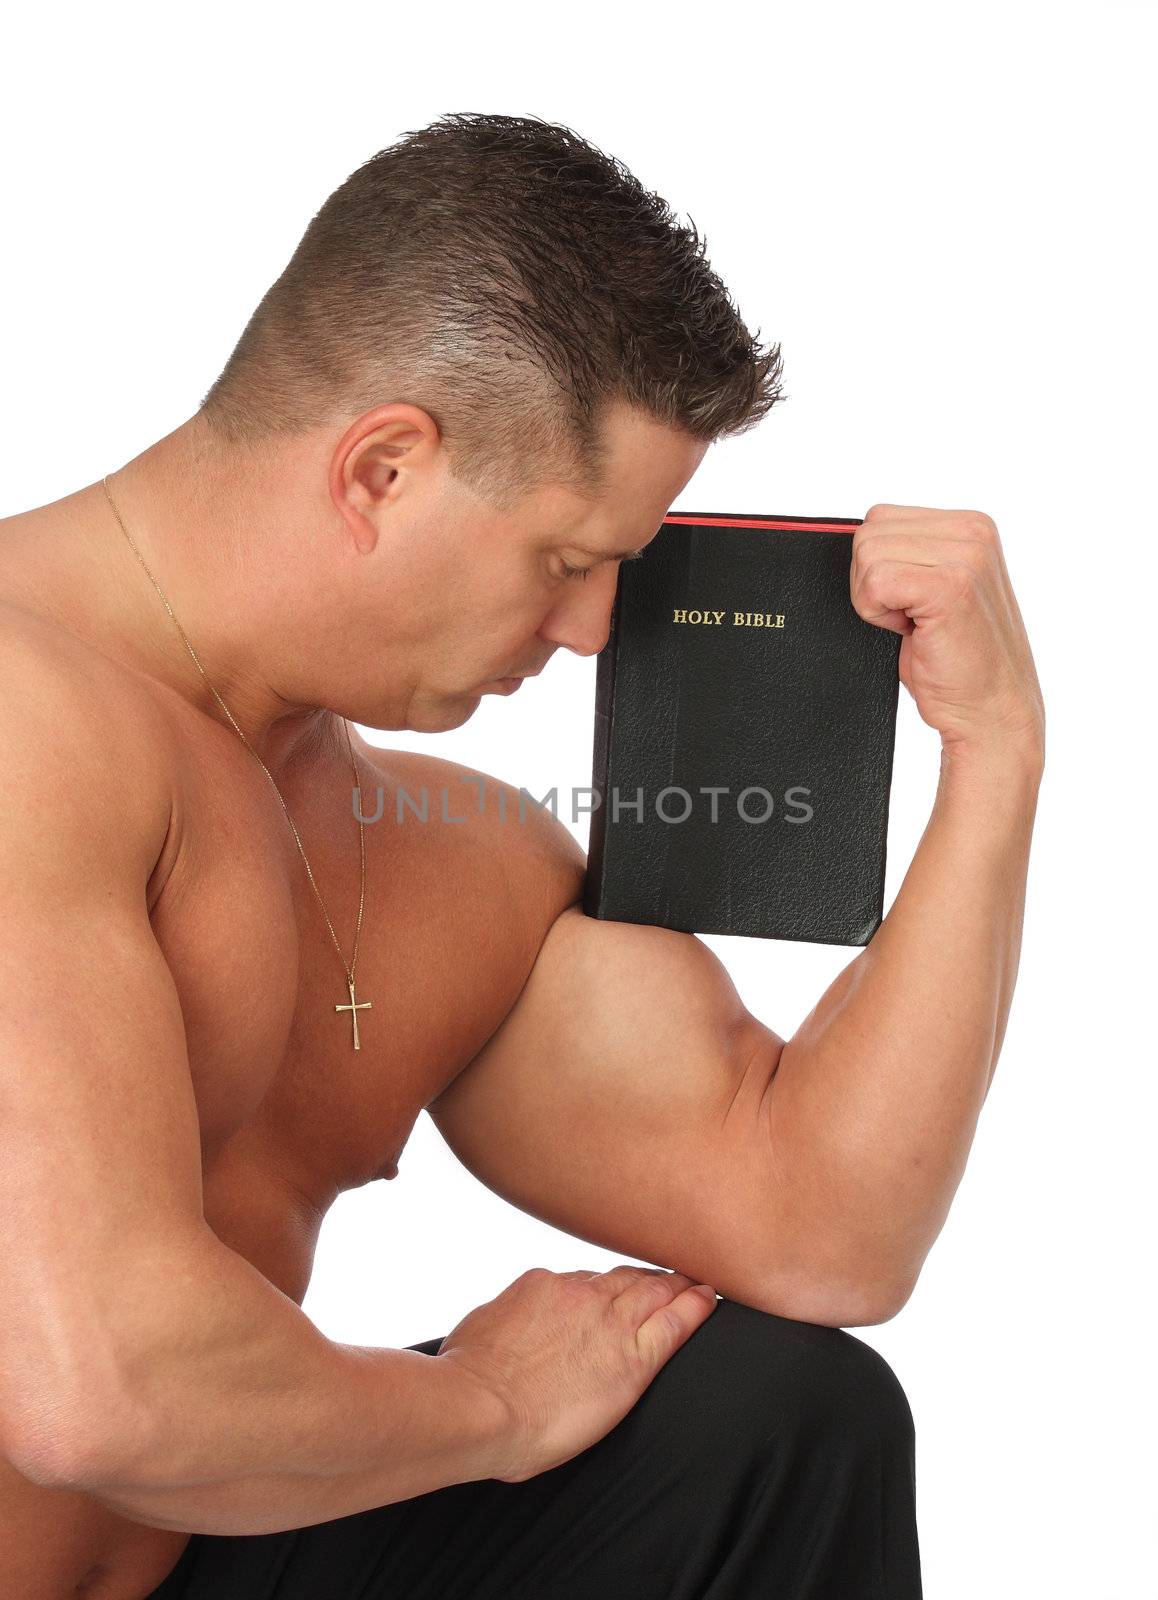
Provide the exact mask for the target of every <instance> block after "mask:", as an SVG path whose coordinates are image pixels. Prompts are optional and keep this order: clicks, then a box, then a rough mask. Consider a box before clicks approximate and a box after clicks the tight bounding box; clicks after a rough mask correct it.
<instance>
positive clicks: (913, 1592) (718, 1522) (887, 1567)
mask: <svg viewBox="0 0 1158 1600" xmlns="http://www.w3.org/2000/svg"><path fill="white" fill-rule="evenodd" d="M439 1343H440V1341H439V1340H438V1339H428V1340H426V1341H425V1342H424V1343H422V1344H417V1345H411V1346H409V1347H408V1348H410V1349H412V1350H421V1351H423V1352H424V1353H425V1354H428V1355H434V1354H435V1353H436V1352H437V1350H438V1347H439ZM920 1595H921V1577H920V1562H919V1557H918V1549H917V1529H916V1514H915V1489H914V1439H913V1419H912V1413H911V1412H910V1409H909V1403H908V1401H907V1399H906V1397H905V1393H904V1390H903V1389H902V1388H901V1385H900V1383H899V1382H898V1380H897V1378H896V1376H895V1375H894V1373H893V1371H892V1368H891V1367H890V1366H889V1365H888V1363H887V1362H886V1361H885V1360H884V1359H883V1358H882V1357H881V1356H880V1355H879V1354H878V1353H877V1352H876V1351H875V1350H874V1349H873V1348H872V1347H871V1345H868V1344H866V1343H865V1342H864V1341H863V1340H861V1339H857V1338H856V1337H855V1336H854V1335H852V1334H851V1333H848V1332H846V1331H845V1330H844V1329H841V1328H827V1327H820V1326H817V1325H816V1324H814V1323H808V1322H793V1321H791V1320H789V1319H788V1318H785V1317H776V1316H770V1315H768V1314H767V1313H765V1312H762V1311H755V1310H753V1309H752V1308H751V1307H750V1306H744V1305H739V1304H737V1303H736V1302H734V1301H729V1300H721V1301H720V1303H719V1304H718V1305H717V1307H716V1309H715V1311H713V1312H712V1314H711V1316H710V1317H709V1318H708V1320H707V1321H706V1322H705V1323H703V1324H702V1325H701V1326H700V1327H699V1328H697V1329H696V1331H695V1333H693V1334H692V1336H691V1338H690V1339H689V1340H688V1341H687V1343H686V1344H684V1345H683V1346H682V1347H681V1348H680V1349H679V1350H677V1351H676V1353H675V1355H674V1356H672V1358H671V1360H670V1361H669V1362H668V1363H667V1364H666V1365H665V1366H664V1367H662V1368H661V1370H660V1371H659V1373H658V1374H657V1376H656V1377H655V1379H654V1380H653V1381H652V1383H651V1385H650V1387H649V1388H647V1389H646V1390H645V1391H644V1393H643V1395H642V1396H641V1397H640V1399H639V1400H638V1402H637V1403H636V1405H635V1406H634V1407H633V1408H632V1410H631V1411H629V1412H628V1414H627V1416H626V1417H624V1418H623V1420H622V1421H621V1422H620V1423H618V1424H617V1425H616V1427H614V1428H613V1429H612V1430H611V1432H610V1433H609V1434H607V1435H605V1437H604V1438H602V1439H600V1440H598V1441H597V1442H596V1443H595V1444H593V1445H592V1446H591V1447H590V1448H589V1449H587V1450H585V1451H583V1452H582V1454H580V1455H578V1456H575V1457H574V1458H573V1459H572V1460H570V1461H565V1462H564V1463H563V1464H562V1466H558V1467H553V1468H552V1469H551V1470H550V1471H549V1472H543V1473H540V1474H539V1475H538V1476H537V1477H534V1478H528V1479H527V1480H526V1481H525V1482H523V1483H503V1482H500V1481H499V1480H498V1479H495V1478H488V1479H485V1480H483V1481H481V1482H475V1483H465V1484H452V1485H450V1486H449V1487H448V1488H445V1489H437V1490H435V1491H434V1492H433V1493H430V1494H423V1495H417V1496H415V1497H414V1498H413V1499H410V1500H401V1501H397V1502H395V1503H394V1504H392V1505H386V1506H380V1507H377V1508H374V1509H372V1510H369V1511H360V1512H356V1513H355V1514H354V1515H352V1516H347V1517H339V1518H337V1519H336V1520H334V1521H332V1522H321V1523H315V1524H313V1525H312V1526H310V1527H306V1528H296V1529H291V1530H289V1531H287V1532H284V1533H263V1534H249V1535H232V1534H231V1535H219V1534H202V1533H195V1534H193V1535H192V1537H191V1539H190V1541H189V1544H188V1547H187V1548H186V1550H185V1551H184V1553H183V1555H182V1557H181V1559H180V1561H179V1562H178V1564H177V1566H176V1567H175V1568H174V1570H173V1571H172V1573H170V1575H169V1577H168V1578H167V1579H166V1580H165V1581H164V1583H162V1584H161V1586H160V1588H158V1589H155V1590H154V1591H153V1594H152V1595H150V1596H149V1597H148V1600H920Z"/></svg>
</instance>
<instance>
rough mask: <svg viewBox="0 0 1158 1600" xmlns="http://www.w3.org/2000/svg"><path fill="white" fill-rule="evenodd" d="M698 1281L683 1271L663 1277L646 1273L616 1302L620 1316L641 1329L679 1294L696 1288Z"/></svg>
mask: <svg viewBox="0 0 1158 1600" xmlns="http://www.w3.org/2000/svg"><path fill="white" fill-rule="evenodd" d="M695 1284H696V1280H695V1279H694V1278H689V1277H687V1276H685V1274H684V1273H682V1272H665V1273H662V1274H660V1275H659V1276H653V1275H652V1274H651V1273H645V1274H643V1275H642V1276H640V1277H638V1278H636V1279H635V1280H634V1281H633V1282H632V1283H629V1284H626V1285H625V1286H624V1288H623V1289H622V1290H621V1291H620V1293H619V1294H617V1295H616V1296H615V1299H614V1300H613V1301H612V1306H613V1308H614V1310H615V1312H616V1314H617V1315H618V1316H620V1317H622V1318H623V1319H624V1321H626V1322H628V1323H630V1324H631V1325H632V1326H633V1327H638V1326H639V1325H640V1323H641V1322H645V1321H646V1320H647V1318H648V1317H650V1316H651V1315H652V1313H653V1312H655V1311H657V1310H658V1309H659V1308H660V1307H661V1306H666V1305H670V1304H671V1302H672V1301H673V1300H674V1299H675V1298H676V1296H677V1295H680V1294H684V1293H685V1292H686V1291H687V1290H688V1289H692V1288H694V1287H695Z"/></svg>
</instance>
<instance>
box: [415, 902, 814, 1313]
mask: <svg viewBox="0 0 1158 1600" xmlns="http://www.w3.org/2000/svg"><path fill="white" fill-rule="evenodd" d="M782 1048H783V1040H782V1039H781V1038H780V1037H779V1035H777V1034H776V1033H774V1032H773V1030H772V1029H771V1028H769V1027H767V1026H766V1025H764V1024H763V1023H762V1022H760V1021H758V1020H757V1019H756V1018H755V1017H754V1016H752V1014H751V1013H750V1012H749V1011H747V1010H746V1009H745V1007H744V1005H743V1004H742V1002H741V1000H740V997H739V995H738V994H737V992H736V989H735V986H734V985H733V983H732V981H731V979H730V978H729V976H728V973H727V971H726V970H725V968H724V966H723V964H722V963H721V962H720V961H719V960H718V958H717V957H716V956H715V955H714V953H713V952H712V951H710V950H709V949H708V947H707V946H706V945H705V944H703V942H702V941H700V940H699V939H697V938H695V937H694V936H693V935H690V934H685V933H677V932H673V931H671V930H668V929H663V928H653V927H645V926H637V925H635V924H629V923H620V922H605V921H599V920H596V919H593V918H590V917H587V916H586V915H585V914H584V913H583V912H582V910H581V909H580V908H579V907H578V906H571V907H569V908H568V909H567V910H566V911H564V912H563V913H562V914H561V915H560V916H559V917H558V918H557V919H556V921H555V922H554V923H553V925H552V926H551V928H550V929H549V931H548V934H547V936H546V938H545V940H544V942H543V945H542V947H541V949H540V952H539V955H538V959H537V960H536V962H535V966H534V968H533V970H532V972H531V975H530V977H529V979H528V981H527V984H526V986H525V988H524V989H523V991H522V993H521V995H520V997H519V1000H518V1001H517V1003H516V1004H515V1006H514V1007H513V1008H512V1010H511V1012H510V1013H509V1015H508V1016H507V1018H506V1020H505V1021H504V1023H503V1024H502V1026H501V1027H500V1028H499V1029H498V1031H497V1032H496V1033H495V1034H494V1036H493V1037H492V1038H491V1039H490V1040H489V1042H488V1044H487V1045H486V1047H485V1048H484V1049H483V1050H482V1051H481V1053H480V1054H479V1055H478V1056H477V1057H476V1058H475V1059H474V1060H473V1061H472V1062H471V1063H470V1065H469V1066H468V1067H467V1068H466V1069H465V1070H464V1072H462V1073H461V1074H460V1075H459V1077H458V1078H457V1079H456V1080H455V1081H454V1083H453V1084H451V1085H450V1087H449V1088H448V1089H447V1090H446V1091H444V1092H443V1094H442V1095H441V1096H440V1097H439V1098H438V1099H437V1100H435V1101H434V1102H433V1103H432V1105H431V1106H430V1107H429V1110H430V1114H431V1116H432V1118H433V1119H434V1121H435V1123H436V1124H437V1126H438V1127H439V1129H440V1131H441V1132H442V1134H443V1136H444V1137H445V1139H446V1140H447V1142H448V1144H449V1145H450V1146H451V1148H452V1149H453V1150H454V1151H455V1152H456V1154H457V1155H458V1156H459V1158H460V1159H461V1160H462V1161H463V1162H464V1164H465V1165H466V1166H467V1167H469V1168H470V1170H471V1171H472V1172H474V1173H475V1174H476V1176H478V1177H479V1178H480V1179H481V1180H482V1181H483V1182H484V1183H486V1184H487V1185H488V1186H489V1187H490V1188H492V1189H493V1190H495V1191H496V1192H497V1193H499V1194H501V1195H503V1196H504V1197H505V1198H507V1199H509V1200H510V1201H511V1202H512V1203H513V1204H515V1205H517V1206H519V1207H520V1208H521V1209H523V1210H525V1211H528V1212H530V1213H532V1214H533V1215H535V1216H538V1217H540V1218H542V1219H543V1220H544V1221H547V1222H550V1223H552V1224H553V1225H554V1226H556V1227H559V1228H562V1229H565V1230H566V1231H567V1232H569V1233H573V1234H576V1235H578V1236H579V1237H580V1238H583V1239H588V1240H591V1241H592V1242H594V1243H596V1244H599V1245H602V1246H604V1247H605V1248H607V1249H609V1250H611V1251H614V1252H616V1253H618V1254H621V1255H629V1256H633V1257H635V1258H637V1259H641V1260H645V1261H649V1262H654V1263H656V1264H658V1265H661V1266H666V1267H670V1268H673V1269H676V1270H679V1271H683V1272H687V1273H689V1274H691V1275H693V1276H695V1277H698V1278H702V1279H703V1280H704V1281H706V1282H709V1283H712V1284H713V1285H714V1286H715V1287H716V1288H717V1289H719V1290H720V1291H721V1292H722V1293H725V1294H728V1295H731V1296H733V1297H734V1298H737V1299H745V1300H747V1301H748V1302H749V1303H753V1301H754V1300H756V1299H757V1298H759V1299H761V1300H767V1299H768V1298H769V1297H771V1298H775V1296H776V1294H777V1293H778V1292H780V1293H782V1295H783V1296H784V1297H785V1299H784V1303H787V1300H786V1297H787V1296H788V1295H789V1294H790V1292H791V1290H792V1279H793V1275H794V1274H796V1273H797V1272H799V1271H802V1270H811V1267H810V1266H808V1267H806V1266H803V1265H802V1264H801V1263H800V1262H798V1261H797V1260H796V1259H795V1256H794V1253H793V1246H792V1245H790V1244H789V1242H788V1234H787V1220H786V1214H787V1211H788V1209H789V1206H788V1203H787V1202H788V1197H786V1196H785V1195H784V1194H783V1192H782V1190H781V1188H780V1186H779V1184H778V1181H777V1174H776V1170H775V1153H774V1139H773V1136H772V1131H773V1130H772V1124H771V1098H770V1095H769V1089H770V1086H771V1083H772V1080H773V1076H774V1073H775V1070H776V1063H777V1061H778V1059H779V1053H780V1050H781V1049H782Z"/></svg>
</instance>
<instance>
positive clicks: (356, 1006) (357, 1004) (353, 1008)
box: [334, 978, 370, 1050]
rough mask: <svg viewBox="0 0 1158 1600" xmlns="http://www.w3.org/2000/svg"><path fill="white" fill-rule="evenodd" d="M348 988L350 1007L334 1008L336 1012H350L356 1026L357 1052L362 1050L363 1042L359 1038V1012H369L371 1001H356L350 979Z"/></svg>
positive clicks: (338, 1006)
mask: <svg viewBox="0 0 1158 1600" xmlns="http://www.w3.org/2000/svg"><path fill="white" fill-rule="evenodd" d="M346 987H347V988H348V989H349V991H350V1004H349V1005H348V1006H340V1005H335V1006H334V1010H335V1011H348V1012H349V1013H350V1021H351V1022H352V1023H353V1024H354V1049H355V1050H360V1049H361V1048H362V1045H361V1041H360V1040H359V1038H358V1013H359V1011H369V1010H370V1001H369V1000H356V999H355V998H354V985H353V983H352V982H351V980H350V979H348V978H347V980H346Z"/></svg>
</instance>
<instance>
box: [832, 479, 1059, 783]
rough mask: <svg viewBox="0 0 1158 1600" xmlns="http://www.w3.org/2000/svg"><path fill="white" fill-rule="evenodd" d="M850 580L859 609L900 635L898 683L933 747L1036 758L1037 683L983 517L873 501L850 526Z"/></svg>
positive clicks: (1039, 732) (1040, 740)
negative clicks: (930, 733)
mask: <svg viewBox="0 0 1158 1600" xmlns="http://www.w3.org/2000/svg"><path fill="white" fill-rule="evenodd" d="M849 587H850V590H851V595H852V603H853V607H854V608H855V610H856V612H857V613H858V615H859V616H861V617H863V618H864V619H865V621H866V622H872V623H875V624H876V625H877V626H878V627H881V628H890V629H892V630H893V631H894V632H896V633H901V634H904V635H905V637H904V639H903V640H902V642H901V651H900V678H901V682H902V683H903V684H904V686H905V688H906V689H907V690H908V691H909V693H910V694H911V695H912V696H913V699H914V700H915V701H916V703H917V710H918V711H919V712H920V714H921V717H922V718H923V719H924V721H925V722H927V723H928V724H929V726H930V727H931V728H936V729H937V731H938V733H939V734H940V735H941V744H942V748H950V747H961V746H984V747H990V746H1001V747H1012V746H1017V747H1021V748H1024V749H1028V750H1030V751H1032V752H1034V753H1037V754H1039V755H1040V756H1041V757H1042V758H1044V753H1045V708H1044V706H1043V703H1042V696H1041V687H1040V685H1039V683H1038V680H1037V672H1036V669H1035V667H1034V662H1033V655H1032V653H1031V651H1030V648H1029V640H1028V639H1027V638H1026V633H1025V626H1024V624H1023V622H1022V619H1021V612H1020V610H1019V609H1018V605H1017V600H1016V599H1015V597H1014V593H1013V588H1012V586H1011V584H1010V581H1009V573H1008V572H1007V571H1006V568H1005V559H1004V557H1003V555H1002V552H1001V540H1000V539H999V537H998V533H997V527H996V525H995V523H994V521H993V519H992V518H991V517H988V516H986V515H985V513H984V512H981V511H939V510H937V509H935V508H934V507H931V506H894V505H874V506H872V507H870V509H869V511H868V512H867V513H866V515H865V519H864V521H863V523H862V524H861V526H860V527H859V528H857V529H856V531H855V533H854V534H853V545H852V570H851V573H850V577H849Z"/></svg>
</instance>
